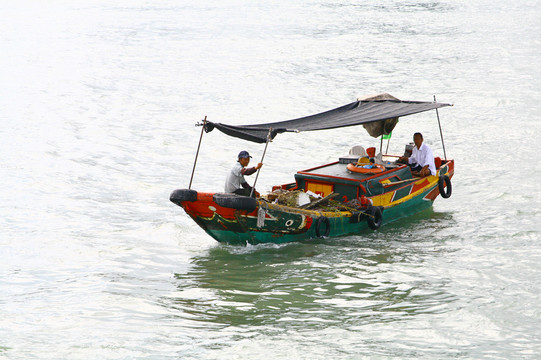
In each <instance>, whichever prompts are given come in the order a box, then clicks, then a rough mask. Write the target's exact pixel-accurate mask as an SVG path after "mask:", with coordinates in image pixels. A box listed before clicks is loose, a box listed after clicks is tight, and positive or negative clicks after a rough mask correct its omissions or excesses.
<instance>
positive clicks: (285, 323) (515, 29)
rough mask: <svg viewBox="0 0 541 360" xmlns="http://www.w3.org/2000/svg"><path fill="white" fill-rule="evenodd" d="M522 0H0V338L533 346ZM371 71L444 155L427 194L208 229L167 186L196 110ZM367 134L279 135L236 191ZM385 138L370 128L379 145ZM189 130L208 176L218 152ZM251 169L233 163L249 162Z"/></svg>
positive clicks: (533, 17)
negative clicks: (324, 221)
mask: <svg viewBox="0 0 541 360" xmlns="http://www.w3.org/2000/svg"><path fill="white" fill-rule="evenodd" d="M540 19H541V6H540V4H539V2H536V1H533V2H528V1H501V0H497V1H487V0H480V1H473V2H472V1H464V0H459V1H432V2H426V1H412V0H409V1H405V0H404V1H389V0H383V1H381V0H378V1H375V0H373V1H372V0H370V1H364V2H355V1H343V0H341V1H324V0H313V1H298V2H294V1H265V2H247V1H239V0H225V1H218V2H216V1H197V2H195V1H190V2H188V1H182V0H178V1H174V0H173V1H167V2H164V1H150V0H130V1H127V0H120V1H114V2H111V1H102V0H94V1H90V0H78V1H61V0H53V1H47V2H42V1H32V0H22V1H10V0H7V1H4V2H2V3H1V4H0V79H1V87H0V124H1V126H0V140H1V141H0V154H1V155H0V159H1V166H0V174H1V179H2V191H1V193H0V358H6V359H311V360H313V359H388V358H395V359H419V358H425V359H457V358H459V359H460V358H464V359H472V358H474V359H479V358H490V359H535V358H539V354H540V353H541V340H540V339H541V325H540V324H541V319H540V317H541V316H540V310H541V307H540V305H539V304H540V285H541V276H540V274H541V265H540V264H541V256H540V243H539V240H540V231H541V225H540V223H541V216H540V201H539V198H540V197H541V191H540V190H539V183H540V182H541V166H540V162H539V161H538V160H537V159H538V152H539V150H540V142H539V136H538V134H539V133H540V132H541V125H540V124H541V122H540V116H539V114H540V112H541V106H540V105H539V104H540V102H539V98H540V90H539V89H540V85H541V84H540V80H539V79H541V67H540V66H539V62H540V60H541V57H540V54H541V41H540V39H541V29H540V25H541V21H540ZM382 92H388V93H390V94H392V95H393V96H396V97H398V98H400V99H403V100H421V101H432V100H433V99H434V95H436V98H437V100H438V101H440V102H445V103H452V104H454V106H453V107H447V108H443V109H440V110H439V116H440V121H441V127H442V131H443V138H444V144H445V148H444V146H443V145H442V141H441V138H440V132H439V127H438V121H437V117H436V114H435V112H429V113H423V114H419V115H413V116H409V117H405V118H402V119H400V122H399V123H398V125H397V127H396V128H395V130H394V131H393V135H392V138H391V141H390V143H389V152H391V153H397V154H401V153H402V152H403V151H404V146H405V144H407V143H409V142H411V141H412V134H413V133H414V132H416V131H421V132H422V133H423V134H424V138H425V142H426V143H427V144H428V145H429V146H430V147H431V148H432V150H433V151H434V153H435V154H436V155H438V156H440V157H443V156H444V154H445V155H446V156H447V157H448V158H452V159H454V160H455V162H456V172H455V176H454V177H453V179H452V183H453V195H452V196H451V198H450V199H442V198H441V197H440V198H438V199H437V200H436V202H435V203H434V206H433V208H432V209H430V210H427V211H424V212H422V213H419V214H417V215H415V216H412V217H411V218H408V219H405V220H401V221H399V222H396V223H392V224H387V225H385V224H384V225H383V227H382V228H381V229H379V230H377V231H374V232H372V231H366V232H362V233H359V234H357V235H354V236H347V237H340V238H329V239H320V240H311V241H306V242H299V243H292V244H286V245H279V246H278V245H258V246H246V247H242V246H240V247H239V246H228V245H221V244H219V243H217V242H216V241H214V240H213V239H212V238H210V236H208V235H207V234H206V233H205V232H204V231H203V230H201V229H200V228H199V227H198V226H197V225H196V224H195V223H194V222H193V221H192V220H191V219H190V218H189V217H188V216H187V215H186V214H185V213H184V211H183V210H182V209H181V208H179V207H178V206H176V205H174V204H172V203H170V202H169V194H170V192H171V191H172V190H174V189H177V188H187V187H188V184H189V182H190V179H191V173H192V168H193V164H194V158H195V153H196V149H197V146H198V141H199V136H200V128H199V127H196V126H195V124H196V123H197V122H199V121H201V120H202V119H203V118H204V117H205V116H207V119H208V120H210V121H216V122H224V123H229V124H255V123H261V122H270V121H279V120H287V119H292V118H296V117H300V116H305V115H309V114H314V113H317V112H321V111H325V110H329V109H332V108H334V107H338V106H341V105H344V104H346V103H349V102H352V101H354V100H355V99H356V98H357V97H358V96H368V95H371V94H377V93H382ZM354 145H361V146H364V147H365V148H366V147H370V146H374V147H377V148H378V149H379V146H380V143H379V140H378V139H374V138H371V137H370V136H369V135H368V134H367V133H366V132H365V131H364V129H363V128H362V127H349V128H344V129H336V130H328V131H319V132H307V133H299V134H290V133H288V134H281V135H278V136H277V138H276V139H275V140H274V141H273V142H272V143H270V144H269V146H268V149H267V152H266V155H265V158H264V160H263V162H264V166H263V168H262V170H261V173H260V175H259V178H258V183H257V188H258V190H259V191H261V192H266V191H269V190H270V189H271V187H272V186H273V185H277V184H283V183H288V182H292V181H293V174H294V173H295V172H296V171H298V170H301V169H308V168H310V167H313V166H316V165H320V164H324V163H328V162H332V161H337V160H338V159H339V157H341V156H344V155H345V154H347V153H348V151H349V149H350V148H351V147H352V146H354ZM386 145H387V144H386V143H385V144H384V146H386ZM263 149H264V146H263V145H260V144H254V143H248V142H245V141H243V140H240V139H235V138H229V137H227V136H226V135H224V134H222V133H220V132H218V131H216V130H215V131H213V132H211V133H205V134H203V139H202V143H201V152H200V154H199V157H198V162H197V166H196V169H195V173H194V177H193V186H192V187H193V188H194V189H196V190H198V191H221V190H222V188H223V184H224V181H225V177H226V174H227V172H228V170H229V169H230V168H231V167H232V165H233V164H234V162H235V157H236V155H237V154H238V152H239V151H240V150H247V151H249V152H250V154H252V155H253V159H252V162H253V163H255V162H259V161H260V160H261V157H262V154H263ZM253 181H254V176H252V177H250V178H249V182H250V183H253Z"/></svg>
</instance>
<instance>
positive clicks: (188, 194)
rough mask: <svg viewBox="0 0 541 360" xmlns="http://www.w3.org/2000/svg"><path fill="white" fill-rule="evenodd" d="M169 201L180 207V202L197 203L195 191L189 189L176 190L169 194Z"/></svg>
mask: <svg viewBox="0 0 541 360" xmlns="http://www.w3.org/2000/svg"><path fill="white" fill-rule="evenodd" d="M169 200H170V201H171V202H172V203H174V204H177V205H178V206H182V202H184V201H192V202H193V201H197V191H195V190H191V189H177V190H174V191H173V192H172V193H171V195H170V196H169Z"/></svg>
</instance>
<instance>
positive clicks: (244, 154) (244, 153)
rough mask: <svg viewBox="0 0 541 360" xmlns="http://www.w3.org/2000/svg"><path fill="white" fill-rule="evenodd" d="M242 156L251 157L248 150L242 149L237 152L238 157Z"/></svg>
mask: <svg viewBox="0 0 541 360" xmlns="http://www.w3.org/2000/svg"><path fill="white" fill-rule="evenodd" d="M244 158H251V156H250V154H248V151H246V150H242V151H241V152H240V153H239V159H244Z"/></svg>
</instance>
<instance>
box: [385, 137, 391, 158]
mask: <svg viewBox="0 0 541 360" xmlns="http://www.w3.org/2000/svg"><path fill="white" fill-rule="evenodd" d="M390 142H391V138H390V137H389V138H388V139H387V149H385V155H387V154H388V153H389V143H390Z"/></svg>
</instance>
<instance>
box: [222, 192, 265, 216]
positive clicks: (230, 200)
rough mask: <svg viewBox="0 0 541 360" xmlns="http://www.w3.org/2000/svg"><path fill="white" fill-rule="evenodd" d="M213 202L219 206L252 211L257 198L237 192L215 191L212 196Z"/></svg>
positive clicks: (255, 205) (255, 206)
mask: <svg viewBox="0 0 541 360" xmlns="http://www.w3.org/2000/svg"><path fill="white" fill-rule="evenodd" d="M212 199H213V200H214V202H215V203H216V204H218V205H220V206H221V207H225V208H229V209H236V210H246V211H248V212H252V211H254V210H255V209H256V208H257V200H256V199H254V198H252V197H248V196H242V195H237V194H230V193H217V194H214V195H213V196H212Z"/></svg>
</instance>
